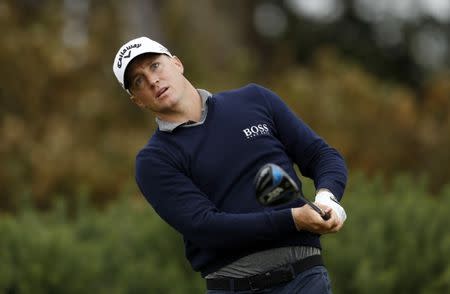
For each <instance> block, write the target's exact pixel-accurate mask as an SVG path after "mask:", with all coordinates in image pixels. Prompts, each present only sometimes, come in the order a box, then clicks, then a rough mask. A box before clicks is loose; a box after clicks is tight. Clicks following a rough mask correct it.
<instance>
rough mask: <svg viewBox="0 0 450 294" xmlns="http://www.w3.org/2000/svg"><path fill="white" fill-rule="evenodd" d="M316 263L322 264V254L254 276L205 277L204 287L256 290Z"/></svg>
mask: <svg viewBox="0 0 450 294" xmlns="http://www.w3.org/2000/svg"><path fill="white" fill-rule="evenodd" d="M318 265H323V261H322V256H321V255H313V256H309V257H306V258H304V259H302V260H299V261H297V262H295V263H291V264H287V265H285V266H283V267H279V268H276V269H274V270H271V271H268V272H265V273H262V274H257V275H254V276H249V277H245V278H216V279H206V288H207V289H208V290H226V291H245V290H252V291H258V290H262V289H266V288H270V287H273V286H276V285H278V284H281V283H286V282H290V281H292V280H293V279H295V277H296V276H297V275H298V274H300V273H302V272H304V271H305V270H307V269H310V268H312V267H314V266H318Z"/></svg>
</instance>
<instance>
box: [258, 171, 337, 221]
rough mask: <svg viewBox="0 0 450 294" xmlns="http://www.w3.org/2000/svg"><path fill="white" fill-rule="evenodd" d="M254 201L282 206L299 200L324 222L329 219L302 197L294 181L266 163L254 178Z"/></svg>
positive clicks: (328, 215) (327, 215)
mask: <svg viewBox="0 0 450 294" xmlns="http://www.w3.org/2000/svg"><path fill="white" fill-rule="evenodd" d="M254 183H255V187H256V199H257V200H258V201H259V203H261V204H262V205H264V206H275V205H280V204H284V203H287V202H290V201H292V200H294V199H295V198H300V199H301V200H303V201H304V202H305V203H306V204H308V205H309V206H310V207H311V208H312V209H314V210H315V211H316V212H317V213H318V214H320V216H322V218H323V219H324V220H328V219H329V218H330V214H329V213H325V212H324V211H323V210H322V209H320V208H319V207H318V206H317V205H315V204H314V203H312V202H311V201H309V200H308V199H307V198H305V197H304V196H303V195H302V192H301V191H300V189H299V188H298V186H297V184H296V183H295V182H294V180H293V179H292V178H291V177H290V176H289V175H288V174H287V173H286V172H285V171H284V170H283V169H282V168H281V167H280V166H278V165H276V164H273V163H268V164H266V165H264V166H263V167H261V168H260V169H259V171H258V173H257V174H256V177H255V181H254Z"/></svg>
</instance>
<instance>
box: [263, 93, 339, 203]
mask: <svg viewBox="0 0 450 294" xmlns="http://www.w3.org/2000/svg"><path fill="white" fill-rule="evenodd" d="M259 89H260V91H261V92H262V94H263V95H264V96H265V97H266V99H268V101H269V103H270V108H271V110H272V117H273V120H274V124H275V126H276V131H277V136H278V139H279V140H280V141H281V142H282V143H283V145H284V146H285V148H286V152H287V154H288V155H289V156H290V157H291V158H292V159H293V161H294V162H295V163H296V164H297V165H298V167H299V169H300V172H301V173H302V175H304V176H306V177H308V178H311V179H312V180H313V181H314V185H315V187H316V189H317V190H318V189H321V188H326V189H329V190H330V191H331V192H332V193H333V194H334V196H336V198H337V199H339V200H340V199H341V198H342V196H343V194H344V189H345V185H346V183H347V168H346V165H345V162H344V159H343V158H342V156H341V155H340V154H339V152H338V151H337V150H336V149H334V148H332V147H330V146H329V145H328V144H327V143H326V142H325V141H324V140H323V139H322V138H321V137H320V136H318V135H317V134H316V133H315V132H314V131H313V130H312V129H311V128H310V127H309V126H308V125H307V124H306V123H305V122H303V121H302V120H301V119H300V118H299V117H298V116H297V115H296V114H295V113H294V112H293V111H292V110H290V109H289V107H288V106H287V105H286V104H285V103H284V102H283V101H282V100H281V99H280V97H278V95H276V94H275V93H273V92H272V91H270V90H268V89H265V88H263V87H259Z"/></svg>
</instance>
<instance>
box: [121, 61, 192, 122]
mask: <svg viewBox="0 0 450 294" xmlns="http://www.w3.org/2000/svg"><path fill="white" fill-rule="evenodd" d="M125 78H126V79H127V81H128V88H129V90H130V92H131V94H132V95H133V96H132V97H131V100H133V102H134V103H136V104H137V105H138V106H139V107H142V108H147V109H149V110H151V111H152V112H154V113H155V114H156V115H158V114H170V113H171V112H173V111H175V110H176V106H177V103H178V102H179V101H180V100H181V99H182V97H183V94H184V90H185V87H186V79H185V78H184V76H183V65H182V63H181V61H180V60H179V59H178V58H177V57H175V56H174V57H169V56H167V55H164V54H144V55H142V56H138V57H136V58H135V59H134V60H133V61H132V62H131V64H130V65H129V67H128V68H127V72H126V77H125Z"/></svg>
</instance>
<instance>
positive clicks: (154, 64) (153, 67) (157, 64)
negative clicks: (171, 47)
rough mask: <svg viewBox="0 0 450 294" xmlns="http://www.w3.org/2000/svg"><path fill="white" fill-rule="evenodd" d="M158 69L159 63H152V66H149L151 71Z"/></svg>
mask: <svg viewBox="0 0 450 294" xmlns="http://www.w3.org/2000/svg"><path fill="white" fill-rule="evenodd" d="M158 67H159V62H155V63H152V65H151V68H152V70H156V69H157V68H158Z"/></svg>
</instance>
